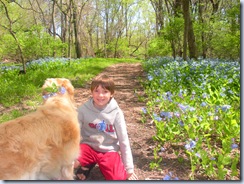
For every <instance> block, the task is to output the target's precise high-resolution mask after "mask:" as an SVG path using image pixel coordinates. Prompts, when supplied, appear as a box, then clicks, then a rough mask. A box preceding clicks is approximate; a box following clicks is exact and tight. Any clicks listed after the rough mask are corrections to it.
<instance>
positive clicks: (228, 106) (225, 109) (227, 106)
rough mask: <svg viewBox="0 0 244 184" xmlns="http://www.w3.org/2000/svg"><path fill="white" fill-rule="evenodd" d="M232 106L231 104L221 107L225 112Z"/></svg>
mask: <svg viewBox="0 0 244 184" xmlns="http://www.w3.org/2000/svg"><path fill="white" fill-rule="evenodd" d="M230 108H231V106H230V105H223V106H222V107H221V109H222V111H224V112H226V111H227V110H228V109H230Z"/></svg>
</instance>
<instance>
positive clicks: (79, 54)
mask: <svg viewBox="0 0 244 184" xmlns="http://www.w3.org/2000/svg"><path fill="white" fill-rule="evenodd" d="M71 2H72V9H73V25H74V35H75V51H76V57H77V58H81V57H82V52H81V44H80V39H79V37H78V26H77V7H76V5H75V4H74V1H73V0H72V1H71Z"/></svg>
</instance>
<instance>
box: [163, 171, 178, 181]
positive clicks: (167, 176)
mask: <svg viewBox="0 0 244 184" xmlns="http://www.w3.org/2000/svg"><path fill="white" fill-rule="evenodd" d="M163 180H179V178H178V177H175V178H173V177H172V172H169V175H168V174H166V175H165V176H164V177H163Z"/></svg>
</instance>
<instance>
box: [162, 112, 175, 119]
mask: <svg viewBox="0 0 244 184" xmlns="http://www.w3.org/2000/svg"><path fill="white" fill-rule="evenodd" d="M160 116H161V117H163V118H172V117H173V115H172V113H171V112H164V111H162V112H160Z"/></svg>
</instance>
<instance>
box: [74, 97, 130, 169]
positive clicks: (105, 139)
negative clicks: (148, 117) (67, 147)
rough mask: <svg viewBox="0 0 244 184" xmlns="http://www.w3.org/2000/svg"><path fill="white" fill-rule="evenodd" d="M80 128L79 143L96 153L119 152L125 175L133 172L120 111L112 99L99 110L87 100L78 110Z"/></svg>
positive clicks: (91, 100)
mask: <svg viewBox="0 0 244 184" xmlns="http://www.w3.org/2000/svg"><path fill="white" fill-rule="evenodd" d="M78 119H79V122H80V127H81V137H82V140H81V143H85V144H88V145H89V146H91V147H92V148H93V149H94V150H96V151H98V152H110V151H111V152H112V151H116V152H117V151H120V152H121V157H122V161H123V164H124V165H125V169H126V171H127V173H132V172H133V171H134V164H133V158H132V153H131V148H130V143H129V138H128V134H127V129H126V122H125V118H124V115H123V112H122V110H121V109H120V108H119V106H118V104H117V102H116V100H115V99H114V98H112V99H111V100H110V101H109V103H108V104H107V106H106V107H105V108H104V109H102V110H99V109H97V108H96V107H95V106H94V105H93V99H92V98H91V99H89V100H88V101H87V102H86V103H85V104H83V105H82V106H80V107H79V108H78Z"/></svg>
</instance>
